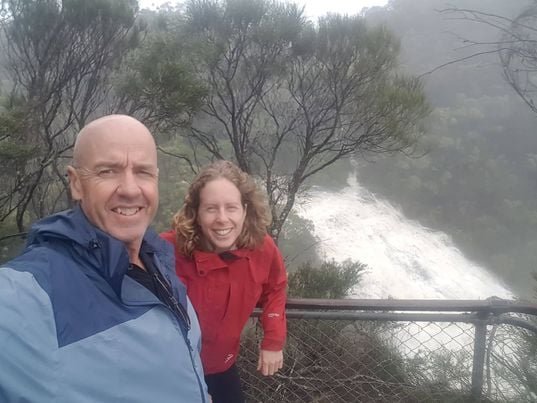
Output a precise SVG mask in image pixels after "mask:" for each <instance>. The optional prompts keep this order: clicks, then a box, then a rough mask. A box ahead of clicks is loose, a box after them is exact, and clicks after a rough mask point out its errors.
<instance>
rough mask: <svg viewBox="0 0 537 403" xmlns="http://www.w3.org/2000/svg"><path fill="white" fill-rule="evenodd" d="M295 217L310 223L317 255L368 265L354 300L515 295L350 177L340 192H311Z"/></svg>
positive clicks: (447, 241)
mask: <svg viewBox="0 0 537 403" xmlns="http://www.w3.org/2000/svg"><path fill="white" fill-rule="evenodd" d="M297 212H298V214H299V215H300V216H301V217H303V218H306V219H309V220H311V221H312V223H313V225H314V235H315V236H316V237H318V238H319V240H320V242H319V245H318V252H320V254H321V255H322V256H323V257H325V258H328V259H332V258H333V259H335V260H336V261H338V262H340V261H343V260H345V259H351V260H355V261H356V260H357V261H360V262H361V263H365V264H367V266H368V269H367V271H366V272H365V273H364V274H363V276H362V279H361V281H360V284H359V286H358V287H356V289H355V290H353V292H352V297H353V298H404V299H407V298H410V299H484V298H488V297H491V296H496V297H500V298H512V297H513V293H512V292H511V291H510V290H509V289H508V288H507V287H506V286H505V285H503V284H502V283H501V280H500V279H499V278H498V277H496V276H495V275H493V274H492V273H490V272H488V271H487V270H486V269H485V268H484V267H482V266H480V265H478V264H476V263H475V262H472V261H470V260H469V259H467V258H466V257H465V256H464V255H463V254H462V253H461V251H460V250H458V249H457V248H456V247H455V245H454V244H453V242H452V241H451V238H450V237H449V236H448V235H446V234H444V233H442V232H439V231H432V230H430V229H428V228H426V227H423V226H422V225H420V224H419V223H418V222H416V221H411V220H409V219H407V218H405V217H404V215H403V214H402V213H401V212H400V211H398V210H397V209H396V208H395V207H394V206H393V205H392V204H390V203H389V202H388V201H386V200H382V199H380V198H377V197H376V196H375V195H373V194H372V193H371V192H369V191H368V190H367V189H365V188H364V187H362V186H361V185H360V184H359V183H358V180H357V178H356V175H351V176H350V177H349V180H348V186H347V187H346V188H344V189H343V190H341V191H339V192H331V191H326V190H323V189H321V188H313V189H312V190H311V191H310V193H309V194H308V199H307V201H302V202H301V203H300V205H299V206H298V208H297Z"/></svg>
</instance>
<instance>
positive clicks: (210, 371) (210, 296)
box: [161, 160, 287, 403]
mask: <svg viewBox="0 0 537 403" xmlns="http://www.w3.org/2000/svg"><path fill="white" fill-rule="evenodd" d="M269 224H270V213H269V210H268V206H267V204H266V202H265V200H264V198H263V196H262V194H261V193H260V191H259V190H258V188H257V186H256V184H255V182H254V180H253V178H252V177H251V176H249V175H248V174H246V173H244V172H243V171H241V170H240V169H239V168H238V167H237V166H236V165H235V164H233V163H232V162H229V161H222V160H221V161H216V162H214V163H212V164H210V165H207V166H206V167H204V168H203V169H202V170H201V171H200V172H199V174H198V175H197V176H196V178H195V179H194V181H193V182H192V184H191V185H190V187H189V189H188V192H187V195H186V197H185V201H184V203H183V206H182V208H181V209H180V210H179V212H178V213H177V214H176V215H175V216H174V219H173V229H172V230H171V231H168V232H165V233H163V234H161V236H162V237H163V238H164V239H166V240H168V241H170V242H172V243H173V244H174V245H175V255H176V272H177V275H178V276H179V277H180V278H181V280H182V281H183V282H184V283H185V285H186V286H187V293H188V296H189V297H190V299H191V301H192V304H193V305H194V308H195V309H196V312H197V314H198V318H199V321H200V324H201V329H202V349H201V358H202V362H203V366H204V372H205V380H206V382H207V386H208V388H209V394H210V395H211V396H212V398H213V402H214V403H220V402H230V403H231V402H233V403H238V402H243V401H244V397H243V395H242V392H241V387H240V378H239V374H238V371H237V368H236V366H235V361H236V359H237V354H238V352H239V344H240V336H241V332H242V330H243V328H244V326H245V324H246V322H247V320H248V318H249V317H250V314H251V313H252V311H253V309H254V308H255V306H256V305H257V304H260V305H261V306H262V307H263V315H262V317H261V323H262V326H263V331H264V337H263V340H262V342H261V345H260V351H259V360H258V370H259V371H260V372H261V373H262V374H263V375H273V374H274V373H276V372H277V371H278V370H279V369H280V368H282V365H283V353H282V350H283V346H284V343H285V337H286V319H285V300H286V285H287V275H286V272H285V266H284V263H283V259H282V256H281V253H280V251H279V250H278V248H277V246H276V245H275V243H274V241H273V240H272V238H271V237H270V236H269V235H268V234H267V226H268V225H269Z"/></svg>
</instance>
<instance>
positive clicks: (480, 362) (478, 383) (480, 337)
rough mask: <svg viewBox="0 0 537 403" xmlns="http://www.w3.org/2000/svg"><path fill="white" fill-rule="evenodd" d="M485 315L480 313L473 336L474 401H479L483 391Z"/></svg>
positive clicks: (485, 345)
mask: <svg viewBox="0 0 537 403" xmlns="http://www.w3.org/2000/svg"><path fill="white" fill-rule="evenodd" d="M486 315H487V314H486V313H481V314H480V315H479V316H480V319H479V320H477V321H476V322H475V336H474V361H473V366H472V398H473V399H475V400H476V401H479V400H480V399H481V393H482V391H483V373H484V367H485V351H486V348H487V323H488V321H487V320H486V319H485V318H484V316H486Z"/></svg>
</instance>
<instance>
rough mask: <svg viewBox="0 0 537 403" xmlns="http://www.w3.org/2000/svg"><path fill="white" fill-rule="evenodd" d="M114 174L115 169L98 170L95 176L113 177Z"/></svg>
mask: <svg viewBox="0 0 537 403" xmlns="http://www.w3.org/2000/svg"><path fill="white" fill-rule="evenodd" d="M115 174H116V171H115V169H111V168H107V169H100V170H99V171H98V172H97V175H99V176H102V177H109V176H113V175H115Z"/></svg>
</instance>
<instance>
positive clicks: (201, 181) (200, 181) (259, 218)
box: [172, 160, 271, 256]
mask: <svg viewBox="0 0 537 403" xmlns="http://www.w3.org/2000/svg"><path fill="white" fill-rule="evenodd" d="M220 178H225V179H227V180H228V181H230V182H231V183H233V184H234V185H235V186H236V187H237V189H239V192H240V194H241V202H242V205H243V207H244V208H245V209H246V217H245V219H244V226H243V228H242V231H241V233H240V235H239V237H238V238H237V244H236V245H237V248H247V249H254V248H255V247H256V246H259V245H260V244H262V242H263V238H264V237H265V235H266V233H267V227H268V226H269V224H270V222H271V216H270V211H269V208H268V205H267V203H266V201H265V198H264V197H263V194H262V193H261V192H260V191H259V189H258V188H257V185H256V183H255V181H254V179H253V178H252V177H251V176H250V175H248V174H247V173H245V172H243V171H242V170H241V169H240V168H239V167H238V166H237V165H235V164H234V163H232V162H230V161H225V160H219V161H215V162H213V163H211V164H209V165H207V166H205V167H203V168H202V169H201V171H200V172H199V173H198V175H197V176H196V177H195V178H194V181H193V182H192V183H191V184H190V186H189V187H188V192H187V194H186V196H185V200H184V202H183V206H182V207H181V209H180V210H179V211H178V212H177V213H176V214H175V215H174V216H173V221H172V227H173V229H174V230H175V233H176V237H177V244H178V245H179V250H180V251H181V253H183V255H185V256H192V253H193V252H194V250H195V249H202V248H203V244H202V241H203V235H202V233H201V228H200V226H199V225H198V222H197V220H198V208H199V205H200V193H201V190H202V189H203V187H204V186H205V185H206V184H207V183H209V182H211V181H213V180H215V179H220Z"/></svg>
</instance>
